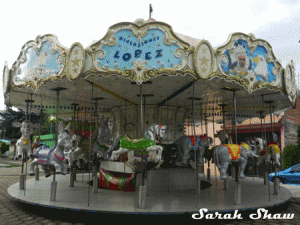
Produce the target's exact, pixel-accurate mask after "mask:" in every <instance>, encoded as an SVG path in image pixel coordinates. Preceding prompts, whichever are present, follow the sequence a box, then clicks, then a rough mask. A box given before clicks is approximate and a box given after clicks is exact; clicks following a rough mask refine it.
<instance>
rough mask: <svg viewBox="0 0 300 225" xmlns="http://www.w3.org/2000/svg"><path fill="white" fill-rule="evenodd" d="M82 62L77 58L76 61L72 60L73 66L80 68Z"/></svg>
mask: <svg viewBox="0 0 300 225" xmlns="http://www.w3.org/2000/svg"><path fill="white" fill-rule="evenodd" d="M80 61H81V60H80V59H77V58H75V59H74V60H72V63H73V66H79V62H80Z"/></svg>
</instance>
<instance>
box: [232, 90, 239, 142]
mask: <svg viewBox="0 0 300 225" xmlns="http://www.w3.org/2000/svg"><path fill="white" fill-rule="evenodd" d="M233 108H234V131H235V144H237V143H238V140H237V126H236V95H235V90H234V91H233Z"/></svg>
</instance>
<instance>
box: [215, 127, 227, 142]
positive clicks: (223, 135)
mask: <svg viewBox="0 0 300 225" xmlns="http://www.w3.org/2000/svg"><path fill="white" fill-rule="evenodd" d="M229 133H230V131H229V130H227V131H224V130H220V131H217V134H215V137H217V138H219V139H220V141H221V143H227V142H228V134H229Z"/></svg>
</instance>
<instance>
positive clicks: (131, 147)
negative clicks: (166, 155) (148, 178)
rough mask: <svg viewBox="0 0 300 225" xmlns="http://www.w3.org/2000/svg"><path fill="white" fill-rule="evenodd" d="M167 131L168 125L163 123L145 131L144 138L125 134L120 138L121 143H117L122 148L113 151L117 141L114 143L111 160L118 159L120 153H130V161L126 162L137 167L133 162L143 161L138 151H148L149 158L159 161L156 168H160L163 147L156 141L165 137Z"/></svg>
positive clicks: (152, 160)
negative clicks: (133, 137)
mask: <svg viewBox="0 0 300 225" xmlns="http://www.w3.org/2000/svg"><path fill="white" fill-rule="evenodd" d="M165 132H166V126H163V125H161V124H153V125H151V126H150V127H149V128H148V129H147V130H146V131H145V133H144V137H142V138H137V139H131V138H130V137H128V136H125V137H124V138H122V139H120V140H119V144H117V145H119V146H120V148H119V149H118V150H116V151H113V149H114V146H115V144H116V143H114V144H113V145H112V147H111V149H110V151H112V152H111V157H110V160H111V161H113V160H117V158H118V157H119V156H120V154H122V153H128V161H127V162H126V164H127V165H128V166H130V167H131V168H135V166H134V165H133V163H134V162H141V161H142V157H141V156H140V155H137V153H138V152H141V153H145V151H146V152H147V153H149V156H148V159H147V160H148V161H151V162H155V163H158V165H157V166H156V168H157V169H158V168H159V167H160V165H161V164H162V163H163V160H162V151H163V147H162V146H160V145H156V143H157V142H159V141H160V140H161V139H162V138H163V137H164V135H165Z"/></svg>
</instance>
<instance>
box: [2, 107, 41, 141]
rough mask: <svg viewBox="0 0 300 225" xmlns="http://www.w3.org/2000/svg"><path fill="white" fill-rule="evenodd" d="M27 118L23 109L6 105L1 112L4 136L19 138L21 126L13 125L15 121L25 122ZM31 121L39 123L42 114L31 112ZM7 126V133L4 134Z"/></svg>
mask: <svg viewBox="0 0 300 225" xmlns="http://www.w3.org/2000/svg"><path fill="white" fill-rule="evenodd" d="M25 119H26V114H25V112H24V111H23V110H18V111H15V110H13V109H12V108H8V107H6V109H5V110H4V111H3V112H0V129H1V130H3V131H2V133H3V134H2V137H1V138H3V139H4V137H5V139H8V140H10V139H18V138H20V137H21V132H20V128H19V127H13V126H12V123H13V122H23V121H25ZM30 119H31V122H33V123H39V121H40V116H39V115H38V114H36V113H31V115H30ZM4 128H5V134H4Z"/></svg>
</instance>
